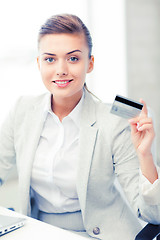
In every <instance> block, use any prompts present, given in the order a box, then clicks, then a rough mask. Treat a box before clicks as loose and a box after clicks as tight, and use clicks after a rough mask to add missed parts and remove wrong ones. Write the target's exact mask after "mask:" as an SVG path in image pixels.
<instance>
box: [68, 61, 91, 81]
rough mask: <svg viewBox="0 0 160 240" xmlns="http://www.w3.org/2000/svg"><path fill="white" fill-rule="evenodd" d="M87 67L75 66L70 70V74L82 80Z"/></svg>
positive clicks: (82, 65)
mask: <svg viewBox="0 0 160 240" xmlns="http://www.w3.org/2000/svg"><path fill="white" fill-rule="evenodd" d="M87 70H88V68H87V66H86V65H84V64H81V65H77V66H76V67H74V68H73V69H72V70H71V73H72V75H73V76H74V77H76V78H84V77H85V75H86V73H87Z"/></svg>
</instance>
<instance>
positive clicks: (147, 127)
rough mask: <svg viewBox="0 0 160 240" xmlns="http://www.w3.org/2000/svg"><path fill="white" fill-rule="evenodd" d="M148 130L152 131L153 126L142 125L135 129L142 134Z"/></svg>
mask: <svg viewBox="0 0 160 240" xmlns="http://www.w3.org/2000/svg"><path fill="white" fill-rule="evenodd" d="M150 129H153V126H152V125H151V124H144V125H142V126H138V127H137V130H138V131H140V132H142V131H144V130H150Z"/></svg>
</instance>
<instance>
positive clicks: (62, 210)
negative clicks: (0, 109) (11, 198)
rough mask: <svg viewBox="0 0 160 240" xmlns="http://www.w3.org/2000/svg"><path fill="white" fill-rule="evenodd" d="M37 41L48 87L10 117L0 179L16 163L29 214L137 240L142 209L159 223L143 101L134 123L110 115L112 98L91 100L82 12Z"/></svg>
mask: <svg viewBox="0 0 160 240" xmlns="http://www.w3.org/2000/svg"><path fill="white" fill-rule="evenodd" d="M38 47H39V56H38V58H37V63H38V67H39V70H40V73H41V76H42V80H43V82H44V85H45V86H46V88H47V89H48V91H49V93H47V94H44V95H40V96H36V97H21V98H20V99H19V100H18V101H17V104H16V106H15V108H14V109H13V110H12V112H11V113H10V115H9V116H8V118H7V120H6V121H5V123H4V125H3V127H2V130H1V133H0V178H1V180H2V181H3V182H4V180H5V178H6V175H7V173H8V172H9V170H10V169H11V168H12V166H13V165H14V164H15V163H16V164H17V169H18V176H19V191H20V202H21V212H22V213H23V214H27V215H30V216H32V217H35V218H37V219H39V220H42V221H44V222H47V223H50V224H53V225H56V226H58V227H61V228H64V229H68V230H71V231H75V232H79V233H80V234H82V235H84V236H86V237H88V238H98V239H107V240H110V239H111V240H114V239H116V240H117V239H120V240H121V239H123V240H124V239H134V238H135V236H136V234H137V233H138V232H139V230H140V229H141V226H140V224H139V221H138V220H137V216H138V217H140V218H142V219H144V220H146V221H148V222H152V223H155V224H157V223H160V200H159V199H157V194H159V191H160V190H159V187H158V184H159V180H158V173H157V169H156V166H155V165H154V161H153V156H152V153H151V145H152V141H153V138H154V130H153V124H152V120H151V119H150V118H148V116H147V108H146V105H145V103H144V102H143V101H142V102H143V104H144V107H143V110H142V113H141V115H140V116H139V117H137V118H135V119H131V120H130V124H131V128H130V126H129V123H128V122H127V121H126V120H123V119H121V118H119V117H116V116H114V115H112V114H110V106H109V105H107V104H104V103H101V102H100V101H97V100H94V99H93V96H92V95H91V94H90V92H89V91H88V90H87V88H86V84H85V77H86V74H87V73H90V72H91V71H92V70H93V66H94V57H93V55H92V40H91V36H90V33H89V31H88V29H87V28H86V26H85V25H84V24H83V22H82V21H81V20H80V19H79V18H78V17H76V16H74V15H67V14H65V15H58V16H53V17H51V18H50V19H48V20H47V22H46V23H45V24H44V25H43V26H42V27H41V29H40V32H39V37H38ZM130 129H131V131H130ZM131 136H132V140H133V143H134V146H135V148H136V151H137V153H136V151H135V148H134V146H133V143H132V141H131ZM137 155H138V157H137ZM139 170H141V172H139ZM115 178H117V179H118V181H119V182H120V184H121V186H122V188H123V190H124V193H125V195H126V197H127V199H128V201H129V203H130V205H131V206H132V208H133V209H134V211H135V214H134V213H133V212H132V210H131V208H130V207H129V206H128V204H126V201H125V200H124V199H123V198H122V197H121V194H120V193H119V191H118V190H117V189H116V186H115ZM139 181H140V184H139ZM159 195H160V194H159ZM136 215H137V216H136Z"/></svg>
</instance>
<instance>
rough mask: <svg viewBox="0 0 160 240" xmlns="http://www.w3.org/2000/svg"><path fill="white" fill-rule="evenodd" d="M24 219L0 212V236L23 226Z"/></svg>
mask: <svg viewBox="0 0 160 240" xmlns="http://www.w3.org/2000/svg"><path fill="white" fill-rule="evenodd" d="M25 221H26V219H25V218H20V217H11V216H6V215H1V214H0V236H2V235H4V234H6V233H9V232H11V231H14V230H16V229H18V228H20V227H22V226H24V223H25Z"/></svg>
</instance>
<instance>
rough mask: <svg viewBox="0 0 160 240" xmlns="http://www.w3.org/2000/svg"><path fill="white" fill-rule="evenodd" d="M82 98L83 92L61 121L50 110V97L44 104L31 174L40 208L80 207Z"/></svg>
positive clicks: (55, 210)
mask: <svg viewBox="0 0 160 240" xmlns="http://www.w3.org/2000/svg"><path fill="white" fill-rule="evenodd" d="M83 99H84V96H82V98H81V100H80V102H79V103H78V104H77V106H76V107H75V108H74V109H73V111H72V112H71V113H70V114H69V115H68V116H66V117H65V118H64V119H63V120H62V122H60V120H59V118H58V117H57V116H56V115H55V114H54V113H53V111H52V110H51V101H50V100H49V102H48V104H47V106H46V110H45V115H46V119H45V121H44V127H43V131H42V134H41V136H40V141H39V145H38V148H37V151H36V155H35V159H34V163H33V169H32V177H31V187H32V189H33V191H34V194H35V199H36V201H37V204H38V207H39V209H40V210H41V211H44V212H52V213H63V212H73V211H78V210H80V205H79V200H78V196H77V189H76V177H77V166H78V156H79V126H80V115H81V114H80V113H81V106H82V102H83Z"/></svg>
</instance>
